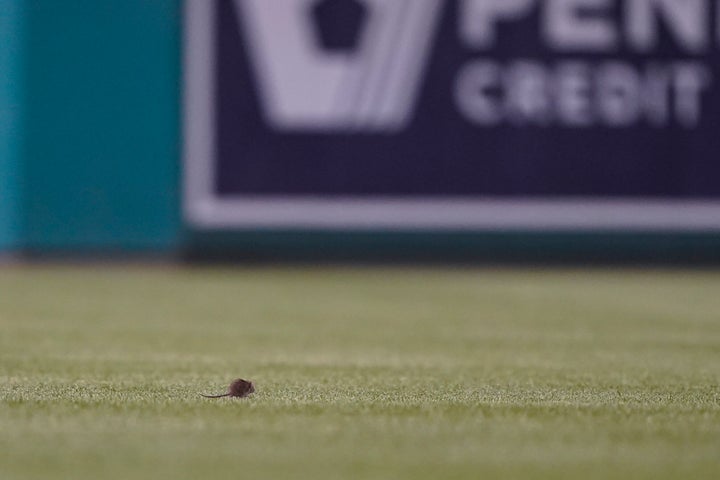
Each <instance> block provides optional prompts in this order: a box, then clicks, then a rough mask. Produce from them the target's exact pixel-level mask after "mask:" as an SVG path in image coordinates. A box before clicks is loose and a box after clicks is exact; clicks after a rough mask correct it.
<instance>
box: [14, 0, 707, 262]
mask: <svg viewBox="0 0 720 480" xmlns="http://www.w3.org/2000/svg"><path fill="white" fill-rule="evenodd" d="M273 1H274V0H218V1H211V0H186V1H185V2H183V1H181V0H153V1H151V2H150V1H145V0H104V1H101V2H99V1H92V0H67V1H65V0H64V1H56V0H37V1H30V0H0V7H2V12H0V22H2V23H1V24H0V26H1V27H2V28H0V40H1V41H0V68H2V71H3V72H7V74H6V75H3V76H2V77H0V111H2V112H3V113H2V117H1V118H0V250H2V249H4V250H16V251H24V252H28V253H42V254H44V253H65V252H70V253H74V254H85V253H94V254H106V253H113V252H147V253H151V254H157V253H161V254H183V253H186V254H189V255H190V256H199V257H208V256H210V257H215V258H218V259H225V258H230V257H237V258H244V259H254V258H263V259H264V258H268V259H272V258H306V259H324V258H334V259H357V258H379V259H387V260H393V259H410V260H411V259H416V258H421V259H437V258H440V259H443V258H445V259H452V260H460V261H461V260H463V259H468V258H472V259H479V260H496V259H497V260H515V259H521V260H544V259H550V260H566V259H569V260H583V259H589V258H593V259H598V260H613V259H619V260H633V259H636V260H637V259H639V260H684V259H691V260H697V261H700V262H702V261H707V260H714V261H720V213H719V212H720V209H719V208H718V204H719V203H718V202H719V201H720V200H719V199H718V197H719V196H718V192H719V191H720V188H718V185H719V183H718V181H717V177H718V176H717V175H716V174H715V173H717V170H718V163H717V159H718V158H720V147H719V146H718V142H719V141H720V140H719V139H720V137H718V136H717V135H714V134H713V132H714V131H715V130H717V125H718V122H719V121H720V101H719V100H720V94H718V92H720V89H719V88H718V85H719V84H720V80H719V79H718V78H720V77H718V75H716V74H717V73H718V65H720V62H717V61H716V60H717V59H718V55H717V52H718V48H720V40H718V39H720V33H719V34H717V35H716V33H718V32H720V24H719V25H715V19H720V11H718V10H720V7H718V6H717V5H716V3H717V2H705V3H703V5H706V7H707V8H710V9H712V10H708V11H707V12H705V13H708V12H710V13H709V14H707V15H704V16H700V15H696V13H697V12H694V11H689V10H688V15H689V16H688V17H687V18H685V17H684V13H683V12H680V13H682V15H680V16H679V17H678V16H677V15H676V16H675V17H672V16H670V15H669V13H678V12H669V13H668V12H664V11H639V13H638V12H635V13H634V14H633V15H635V17H633V18H634V19H629V20H628V18H625V17H623V16H622V15H620V14H619V13H618V14H617V15H616V13H617V12H600V14H598V12H595V13H596V15H597V18H595V19H594V20H595V22H600V25H601V26H602V27H604V28H605V29H606V30H607V29H608V28H610V29H612V31H613V32H616V33H618V35H620V34H622V35H623V37H621V39H622V41H623V42H628V45H629V46H628V47H627V48H626V47H622V48H620V47H618V48H615V47H614V46H607V45H605V46H604V45H603V44H602V42H603V41H604V40H603V39H602V38H601V37H602V35H601V36H600V37H593V38H590V39H589V41H590V43H591V45H592V44H593V43H592V42H595V44H594V45H595V46H597V45H600V46H601V47H603V48H606V51H603V52H600V53H598V52H588V51H586V50H587V41H588V38H585V39H584V40H583V39H582V38H581V40H583V41H585V42H586V43H583V42H582V41H581V42H580V44H579V45H580V46H579V47H578V45H575V44H572V42H570V44H569V48H570V50H569V51H562V48H564V47H563V42H567V41H571V40H572V41H576V40H577V38H574V39H573V38H572V37H573V36H575V37H577V35H580V36H581V37H582V32H584V31H586V30H573V29H567V28H564V27H563V28H559V27H558V28H557V30H553V28H555V27H553V25H554V24H552V22H551V23H550V24H549V25H550V26H549V27H548V26H547V25H545V24H543V23H542V22H545V21H550V20H547V19H548V18H550V19H553V18H555V17H553V16H552V15H555V16H556V17H557V18H558V19H560V20H557V19H555V20H552V21H553V22H562V21H566V22H567V21H581V19H580V17H577V18H575V19H574V20H573V18H572V11H564V12H563V11H562V10H557V9H556V10H557V11H555V13H554V14H552V15H550V14H540V13H539V12H540V9H541V8H544V7H545V6H547V5H549V4H550V3H549V2H543V1H541V0H538V1H537V2H533V1H528V2H516V3H514V4H513V5H514V6H512V7H509V10H508V9H500V10H499V11H498V12H500V13H502V15H504V17H503V18H496V19H495V20H493V21H494V22H495V23H488V18H484V17H482V15H486V14H487V9H485V8H484V7H483V5H485V4H486V3H487V2H478V1H456V0H447V1H445V0H418V1H413V2H407V1H403V2H401V1H398V2H388V3H387V4H384V5H385V6H384V7H382V9H381V10H377V11H375V10H373V9H376V8H379V7H378V5H380V4H379V3H377V4H376V3H373V2H369V3H368V2H363V1H358V0H337V1H338V3H340V2H341V1H345V2H346V3H354V4H356V6H355V7H353V8H355V10H354V11H355V12H356V13H357V12H358V11H360V12H361V13H362V9H363V8H364V10H365V11H364V13H362V16H361V21H360V23H358V21H355V20H353V18H352V15H347V14H346V13H343V12H342V11H340V10H336V9H335V6H332V8H329V9H318V10H315V9H313V10H312V11H309V12H310V13H309V15H310V16H308V17H307V18H299V19H298V17H293V15H295V14H291V13H292V12H290V11H284V10H283V7H282V5H284V4H286V3H280V2H278V3H274V4H273ZM304 1H305V0H297V2H300V3H297V2H296V3H297V4H298V5H301V4H302V5H304V3H303V2H304ZM309 1H310V0H308V2H309ZM490 3H492V2H490ZM490 3H488V5H489V4H490ZM521 4H522V5H525V4H527V8H525V7H523V8H520V6H521ZM308 5H310V4H309V3H308ZM313 5H315V3H313ZM357 5H360V6H361V7H362V8H361V9H360V10H357ZM402 5H404V6H405V7H406V11H405V10H403V9H402V8H400V7H398V6H402ZM531 5H533V7H532V8H530V6H531ZM710 5H712V6H710ZM485 6H487V5H485ZM536 7H537V8H536ZM184 8H185V10H183V9H184ZM558 11H559V12H560V13H559V14H558V13H557V12H558ZM183 12H185V15H184V14H183ZM218 12H219V13H218ZM368 12H369V13H368ZM403 12H404V13H403ZM498 12H496V13H498ZM503 12H504V13H503ZM351 13H352V12H351ZM700 13H702V12H700ZM303 15H304V14H303ZM368 15H370V16H369V17H368ZM373 15H374V16H373ZM563 15H564V16H563ZM643 15H644V16H643ZM649 15H656V16H657V18H655V17H649ZM676 17H677V18H680V19H681V21H678V22H676V23H667V22H673V20H672V18H676ZM363 18H364V19H365V20H362V19H363ZM367 18H370V19H373V18H375V19H377V18H381V19H382V18H384V19H385V21H386V23H385V24H381V23H376V24H375V27H374V28H377V29H378V30H377V32H376V33H378V35H377V36H374V37H372V38H373V41H372V45H371V46H372V48H373V51H374V52H376V53H377V56H376V57H373V58H374V60H373V61H372V62H376V60H377V62H376V63H377V65H375V64H374V63H372V62H370V63H368V65H369V67H368V66H367V65H364V64H363V65H360V64H358V65H357V72H356V71H355V70H353V68H354V67H353V68H349V69H348V68H347V67H346V66H345V67H344V66H342V65H341V63H337V62H336V63H333V62H335V59H337V58H340V57H337V55H336V54H338V52H339V53H340V55H341V56H342V55H344V54H346V53H347V52H351V51H352V49H357V48H362V46H361V44H358V43H357V38H356V39H355V40H353V38H350V37H348V38H344V39H343V38H341V37H343V36H344V34H345V33H346V32H353V31H354V32H360V31H362V21H367ZM392 18H394V19H396V21H398V22H400V23H398V25H400V26H402V28H397V29H392V28H389V29H388V28H385V27H387V26H388V25H391V26H392V22H391V23H387V22H389V21H390V20H388V19H392ZM568 18H569V19H570V20H568ZM698 18H706V19H707V20H708V24H707V25H706V27H707V28H702V29H699V30H698V29H695V30H693V29H689V28H688V25H691V24H692V21H695V20H693V19H698ZM400 19H403V20H402V21H401V20H400ZM473 19H474V20H473ZM543 19H545V20H543ZM563 19H564V20H563ZM710 19H712V25H711V24H710ZM356 20H357V19H356ZM406 20H407V21H406ZM651 20H652V21H651ZM656 20H657V22H656ZM282 22H285V24H283V23H282ZM314 22H317V25H318V27H317V28H318V30H317V31H316V32H315V33H312V32H313V31H314V30H313V28H315V27H313V26H312V25H315V23H314ZM328 22H329V23H328ZM653 22H655V23H653ZM663 22H665V23H663ZM323 23H324V24H327V25H330V28H329V29H327V28H326V29H325V30H327V31H325V30H322V29H320V27H321V26H322V24H323ZM656 24H657V25H663V27H662V28H660V27H658V29H655V30H654V29H653V28H655V27H654V25H656ZM383 25H384V26H383ZM638 25H639V26H638ZM338 26H339V27H338ZM425 27H427V28H425ZM481 27H482V28H481ZM323 28H324V27H323ZM633 28H636V29H637V31H634V30H632V29H633ZM385 30H387V32H390V33H391V34H393V35H396V37H395V41H389V42H386V43H382V42H384V41H385V40H388V39H387V38H385V36H383V35H384V34H382V32H383V31H385ZM601 30H602V29H601ZM716 30H717V31H716ZM695 31H700V32H704V33H703V35H704V36H702V37H701V36H698V35H696V34H695V33H694V32H695ZM251 32H254V33H251ZM288 32H290V33H288ZM387 32H386V33H387ZM538 32H540V33H539V34H538ZM568 32H570V33H568ZM578 32H580V33H578ZM290 34H292V35H295V36H296V37H297V38H295V40H298V39H299V40H300V41H295V40H293V38H290V37H286V35H290ZM316 35H317V36H316ZM338 35H339V36H338ZM537 35H540V38H539V39H537V38H534V36H537ZM564 35H565V36H564ZM567 35H569V37H567ZM305 37H307V38H305ZM625 37H627V38H625ZM303 38H305V40H302V39H303ZM358 38H360V37H358ZM308 39H311V40H312V39H314V40H312V41H309V40H308ZM338 39H339V40H338ZM383 39H385V40H383ZM413 39H415V40H417V41H415V40H413ZM548 39H549V40H548ZM568 39H569V40H568ZM306 40H307V41H306ZM381 40H382V41H381ZM389 40H392V39H389ZM313 42H317V43H313ZM343 42H344V43H343ZM353 42H355V43H353ZM598 42H599V43H598ZM683 42H685V43H683ZM298 45H305V47H304V48H306V50H305V51H303V50H300V51H296V52H295V53H293V54H292V55H289V56H288V54H287V53H286V52H285V53H283V50H288V49H290V50H291V49H293V48H297V46H298ZM308 45H310V46H308ZM358 45H360V46H358ZM383 45H385V47H383ZM608 45H609V44H608ZM389 46H392V48H390V47H389ZM576 47H578V48H576ZM580 47H581V48H580ZM395 48H397V49H398V52H396V53H397V54H398V55H399V57H398V61H391V60H393V57H392V54H393V51H395V50H394V49H395ZM583 49H585V50H583ZM633 49H634V50H633ZM688 49H689V50H688ZM698 49H699V50H698ZM343 52H345V53H343ZM413 52H414V53H413ZM688 52H690V53H688ZM351 53H352V52H351ZM297 55H300V56H301V57H302V55H305V57H304V58H305V61H306V62H307V64H306V65H305V67H302V66H301V67H297V65H298V64H294V65H295V67H294V68H300V70H298V71H293V70H292V69H291V70H288V68H289V65H292V64H293V63H292V62H289V61H285V60H288V59H291V57H292V58H295V57H297ZM272 58H275V60H277V61H270V60H272ZM348 58H351V57H348ZM263 59H264V60H263ZM283 59H285V60H283ZM667 59H671V60H672V62H671V61H670V60H667ZM280 60H282V61H280ZM183 61H184V62H185V63H184V67H183ZM675 61H677V63H673V62H675ZM313 62H319V63H318V65H320V66H323V65H324V66H325V67H328V68H329V70H328V71H330V72H335V73H331V75H330V76H329V77H323V75H325V73H322V72H321V70H322V68H321V69H319V70H314V67H315V66H317V65H314V64H313ZM578 62H579V63H578ZM350 65H352V62H350ZM361 67H362V68H361ZM366 67H367V68H370V67H372V68H370V69H369V70H368V71H367V72H365V71H364V70H363V69H365V68H366ZM323 68H324V67H323ZM303 69H304V70H303ZM384 69H387V71H385V70H384ZM318 72H320V73H318ZM343 72H344V74H347V75H348V77H347V78H351V79H353V80H352V82H350V83H349V84H348V83H347V82H343V81H339V80H338V78H341V77H342V76H338V75H336V74H338V73H343ZM183 74H184V76H183ZM521 74H522V75H521ZM317 75H320V77H318V76H317ZM667 75H672V77H668V76H667ZM707 75H709V77H706V76H707ZM528 76H529V77H528ZM586 77H587V78H592V79H596V78H600V79H601V80H603V81H607V82H606V83H607V85H606V86H605V87H604V88H605V90H602V91H601V94H602V95H604V96H602V97H601V98H602V102H601V106H600V107H597V109H596V110H593V112H592V116H588V114H587V112H585V111H583V108H584V107H583V104H582V103H580V104H579V105H580V109H578V103H577V100H578V98H580V100H582V98H581V97H578V95H581V94H578V89H577V88H578V81H579V82H580V87H582V85H583V84H582V82H583V81H585V79H586ZM716 77H718V78H716ZM524 78H531V79H535V80H539V81H542V82H553V83H552V88H553V89H556V88H560V87H562V88H564V89H565V90H563V91H565V92H566V94H564V95H565V96H564V97H562V98H561V99H560V100H557V99H555V98H546V99H545V100H547V101H543V102H539V103H538V102H529V103H528V102H527V101H526V100H528V98H530V99H533V98H536V97H532V98H531V97H527V96H525V97H523V96H518V97H512V98H511V97H510V96H508V98H511V100H512V99H513V98H514V100H512V101H510V100H508V102H509V103H508V105H509V106H506V107H503V108H505V109H504V110H502V111H501V110H498V109H497V107H498V105H499V104H498V103H497V102H496V100H498V98H499V97H496V95H499V94H498V91H500V90H499V89H500V88H501V87H502V88H506V87H507V88H511V87H512V88H515V90H509V91H514V92H515V94H513V95H519V93H517V92H521V93H522V91H523V90H522V88H520V87H522V85H525V87H528V88H535V87H533V85H535V86H536V84H537V83H535V84H521V85H520V87H518V81H521V80H522V79H524ZM283 79H292V82H289V83H288V82H286V81H285V80H283ZM318 79H319V80H322V81H318ZM488 79H489V80H490V81H495V80H497V81H500V80H498V79H501V80H502V82H505V83H498V84H497V85H495V84H492V85H491V87H492V88H489V89H486V88H485V87H486V86H487V85H486V84H483V82H485V81H488ZM493 79H495V80H493ZM513 79H514V80H513ZM518 79H520V80H518ZM638 79H644V81H646V82H649V83H647V85H646V86H648V88H647V89H646V90H647V91H649V92H651V93H652V92H655V93H654V95H655V96H652V95H651V97H652V98H650V97H648V98H649V100H652V102H649V105H651V107H647V108H646V107H643V108H645V110H637V109H635V110H633V109H630V110H628V109H627V105H628V104H629V105H635V104H633V103H632V102H630V103H627V102H622V101H618V99H619V100H623V97H622V94H627V90H623V89H627V88H629V87H628V86H630V87H633V88H635V87H637V86H638V85H640V83H637V82H638V81H639V80H638ZM668 79H671V80H672V81H673V82H674V83H672V82H671V83H663V82H665V81H666V80H667V81H670V80H668ZM336 80H337V81H336ZM705 80H708V81H707V82H706V81H705ZM593 81H595V80H593ZM508 82H509V83H508ZM513 82H515V83H513ZM623 82H624V83H623ZM628 82H629V83H628ZM633 82H634V83H633ZM653 82H654V83H653ZM658 82H659V83H658ZM506 83H507V85H506ZM521 83H522V82H521ZM316 84H317V85H325V86H327V88H324V87H323V88H316V86H317V85H316ZM298 85H299V86H300V87H302V88H298ZM484 85H485V86H484ZM508 85H510V87H508ZM513 85H514V86H513ZM573 85H574V86H573ZM603 85H605V84H603ZM658 85H660V87H662V88H661V89H660V90H657V91H655V90H653V88H650V87H658ZM525 87H523V88H525ZM671 87H672V88H671ZM582 88H584V87H582ZM618 88H619V89H620V90H619V92H620V95H621V96H620V97H617V95H616V94H618V91H617V90H613V89H618ZM658 88H659V87H658ZM518 89H519V90H518ZM672 89H674V90H672ZM636 90H637V89H636ZM671 90H672V91H671ZM328 92H330V93H328ZM393 92H395V93H393ZM602 92H604V93H602ZM657 92H660V93H657ZM636 93H637V92H636ZM330 94H332V96H334V97H333V98H335V97H337V98H339V99H341V100H342V101H339V103H332V102H331V104H328V106H327V108H325V107H323V108H318V107H317V105H318V102H319V104H321V105H322V104H323V101H324V100H332V99H331V98H330V97H328V95H330ZM508 95H510V94H508ZM613 95H615V96H613ZM648 95H649V94H648ZM673 95H675V96H673ZM326 97H327V98H326ZM309 98H315V99H316V100H317V101H316V102H310V101H306V100H307V99H309ZM348 98H349V99H350V100H347V99H348ZM323 99H324V100H323ZM523 99H524V100H523ZM699 99H700V100H701V101H699ZM521 100H522V101H521ZM660 100H662V101H660ZM523 101H525V103H523ZM658 101H660V103H658ZM488 102H490V103H488ZM548 102H551V103H548ZM553 102H554V103H553ZM573 102H575V103H573ZM658 105H659V107H658ZM698 105H701V106H702V109H701V110H702V111H701V110H700V109H698ZM636 106H638V105H636ZM666 107H667V108H666ZM593 108H595V107H593ZM638 108H639V107H638ZM501 114H502V115H501ZM518 115H519V116H518ZM548 115H550V116H549V117H548ZM547 121H550V123H549V124H545V123H544V122H547ZM588 122H589V123H588ZM183 128H184V134H181V131H183ZM713 129H714V130H713ZM578 152H580V153H578ZM683 159H685V160H683Z"/></svg>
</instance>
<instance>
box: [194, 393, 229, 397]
mask: <svg viewBox="0 0 720 480" xmlns="http://www.w3.org/2000/svg"><path fill="white" fill-rule="evenodd" d="M228 395H230V394H229V393H223V394H222V395H205V394H203V393H201V394H200V396H201V397H205V398H222V397H227V396H228Z"/></svg>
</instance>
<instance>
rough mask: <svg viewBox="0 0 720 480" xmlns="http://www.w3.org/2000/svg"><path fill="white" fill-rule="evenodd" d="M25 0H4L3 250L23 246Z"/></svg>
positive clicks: (0, 106) (0, 6)
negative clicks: (21, 171)
mask: <svg viewBox="0 0 720 480" xmlns="http://www.w3.org/2000/svg"><path fill="white" fill-rule="evenodd" d="M22 3H23V0H0V251H7V250H14V249H16V248H18V247H19V243H20V239H21V227H20V218H21V214H20V206H21V198H20V197H21V192H20V187H21V184H22V182H21V181H20V145H21V141H20V133H21V126H20V122H21V118H22V117H21V106H22V91H21V86H22V75H21V70H22V64H21V56H20V54H21V46H22V25H23V22H22V11H21V7H22Z"/></svg>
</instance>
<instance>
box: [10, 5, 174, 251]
mask: <svg viewBox="0 0 720 480" xmlns="http://www.w3.org/2000/svg"><path fill="white" fill-rule="evenodd" d="M26 9H27V11H26V19H27V21H26V24H27V43H26V57H25V58H26V62H25V66H26V77H27V84H26V91H27V92H28V95H27V104H26V107H25V108H26V119H27V121H26V124H25V129H26V130H25V133H26V136H25V138H26V139H27V141H26V145H25V156H24V165H23V175H24V182H25V185H26V187H25V188H26V191H25V198H26V199H27V200H26V203H25V211H24V233H25V242H26V249H27V250H28V251H30V252H32V251H44V252H47V251H56V250H61V251H62V250H68V251H81V250H82V251H88V250H91V251H92V250H97V251H111V250H121V251H124V250H131V251H136V250H151V251H155V250H157V251H168V250H172V249H173V248H175V246H176V245H177V243H178V241H179V235H180V229H181V228H180V213H179V212H180V208H179V202H180V200H179V168H180V166H179V158H180V133H179V131H180V112H179V98H180V43H181V41H180V25H181V1H180V0H102V1H98V0H62V1H58V0H36V1H32V2H26Z"/></svg>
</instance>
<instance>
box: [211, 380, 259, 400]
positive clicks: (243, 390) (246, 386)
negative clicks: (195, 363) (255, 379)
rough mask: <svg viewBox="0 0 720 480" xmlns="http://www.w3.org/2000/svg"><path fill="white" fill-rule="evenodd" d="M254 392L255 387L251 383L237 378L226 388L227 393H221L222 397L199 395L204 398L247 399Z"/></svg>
mask: <svg viewBox="0 0 720 480" xmlns="http://www.w3.org/2000/svg"><path fill="white" fill-rule="evenodd" d="M254 391H255V386H254V385H253V383H252V382H250V381H248V380H243V379H242V378H238V379H237V380H233V382H232V383H231V384H230V386H229V387H228V391H227V393H223V394H222V395H204V394H202V393H201V394H200V395H202V396H203V397H205V398H222V397H237V398H243V397H247V396H248V395H250V394H251V393H253V392H254Z"/></svg>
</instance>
